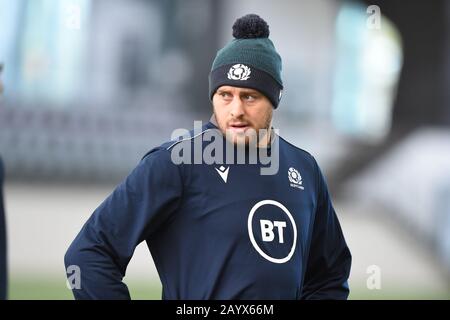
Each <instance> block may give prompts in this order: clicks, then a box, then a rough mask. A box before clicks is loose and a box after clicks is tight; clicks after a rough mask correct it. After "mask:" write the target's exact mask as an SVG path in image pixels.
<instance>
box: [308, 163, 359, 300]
mask: <svg viewBox="0 0 450 320" xmlns="http://www.w3.org/2000/svg"><path fill="white" fill-rule="evenodd" d="M314 162H315V161H314ZM315 166H316V169H317V173H318V199H317V210H316V214H315V220H314V228H313V233H312V238H311V245H310V249H309V257H308V262H307V268H306V273H305V279H304V284H303V292H302V296H301V298H302V299H347V297H348V295H349V287H348V282H347V280H348V277H349V274H350V267H351V261H352V257H351V254H350V250H349V248H348V247H347V244H346V242H345V239H344V235H343V234H342V230H341V226H340V224H339V221H338V218H337V216H336V212H335V211H334V208H333V205H332V203H331V198H330V195H329V193H328V188H327V184H326V182H325V178H324V177H323V175H322V172H321V171H320V168H319V166H318V165H317V163H316V162H315Z"/></svg>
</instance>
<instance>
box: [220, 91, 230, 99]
mask: <svg viewBox="0 0 450 320" xmlns="http://www.w3.org/2000/svg"><path fill="white" fill-rule="evenodd" d="M219 95H220V96H221V97H222V98H229V97H231V95H230V94H229V93H228V92H221V93H219Z"/></svg>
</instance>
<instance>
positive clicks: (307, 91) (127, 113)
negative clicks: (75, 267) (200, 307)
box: [0, 0, 450, 299]
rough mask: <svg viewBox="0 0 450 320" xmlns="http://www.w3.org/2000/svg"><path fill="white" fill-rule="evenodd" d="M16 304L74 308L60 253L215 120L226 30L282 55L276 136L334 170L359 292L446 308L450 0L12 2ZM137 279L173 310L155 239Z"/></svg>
mask: <svg viewBox="0 0 450 320" xmlns="http://www.w3.org/2000/svg"><path fill="white" fill-rule="evenodd" d="M0 8H1V9H0V63H1V64H3V71H2V73H1V75H0V81H1V85H0V87H1V88H2V89H3V90H2V89H1V88H0V90H2V91H3V94H2V95H1V97H0V155H1V157H2V158H3V162H4V165H5V172H6V179H5V183H4V190H3V191H4V192H3V193H4V201H5V213H6V225H7V254H8V285H9V291H8V298H9V299H72V294H71V292H70V290H69V289H68V288H67V287H66V282H65V278H66V274H65V270H64V265H63V256H64V253H65V251H66V249H67V248H68V246H69V244H70V242H71V241H72V240H73V238H74V237H75V235H76V234H77V233H78V231H79V230H80V229H81V227H82V225H83V224H84V222H85V221H86V219H87V218H88V217H89V216H90V215H91V213H92V212H93V210H94V209H95V208H96V207H97V206H98V205H99V204H100V203H101V202H102V201H103V199H104V198H105V197H106V196H108V194H109V193H110V192H111V191H112V190H113V188H114V187H115V185H117V184H118V183H119V182H120V181H121V180H122V179H123V178H124V177H125V176H126V175H127V174H128V173H129V172H130V170H131V169H132V168H133V167H135V166H136V164H137V163H138V161H139V160H140V159H141V157H142V156H143V155H144V154H145V153H146V152H147V151H148V150H150V149H152V148H153V147H154V146H157V145H159V144H161V143H162V142H164V141H168V140H170V135H171V133H172V131H173V130H174V129H176V128H188V129H189V128H192V127H193V121H194V120H203V121H204V122H205V121H207V120H208V119H209V117H210V115H211V105H210V102H209V100H208V94H207V92H208V73H209V70H210V67H211V63H212V61H213V59H214V56H215V54H216V51H217V50H218V49H219V48H221V47H222V46H224V45H225V44H226V43H227V42H228V41H230V40H231V39H232V36H231V26H232V24H233V22H234V20H235V19H236V18H237V17H240V16H242V15H244V14H247V13H256V14H259V15H261V16H262V17H263V18H264V19H265V20H266V21H267V22H268V23H269V25H270V30H271V39H272V40H273V42H274V43H275V46H276V48H277V50H278V51H279V53H280V54H281V56H282V58H283V72H282V75H283V81H284V84H285V91H284V97H283V100H282V102H281V105H280V108H278V109H277V111H276V112H275V113H274V116H275V127H277V128H279V130H280V134H281V135H282V136H283V137H284V138H286V139H287V140H288V141H290V142H292V143H294V144H295V145H297V146H299V147H301V148H303V149H306V150H308V151H309V152H311V153H312V154H313V155H315V157H316V158H317V160H318V162H319V164H320V166H321V167H322V169H323V171H324V173H325V175H326V177H327V180H328V183H329V186H330V189H331V194H332V196H333V201H334V204H335V208H336V211H337V213H338V216H339V219H340V221H341V224H342V227H343V231H344V233H345V236H346V239H347V242H348V244H349V247H350V249H351V251H352V254H353V266H352V273H351V277H350V286H351V289H352V291H351V295H350V298H351V299H449V298H450V2H449V1H444V0H442V1H440V0H433V1H426V2H425V1H408V2H406V1H400V0H385V1H364V0H360V1H356V0H355V1H342V0H304V1H298V0H291V1H287V0H283V1H264V2H262V1H257V0H245V1H238V0H227V1H225V0H214V1H212V0H190V1H181V0H95V1H93V0H0ZM125 282H126V283H127V284H128V286H129V288H130V292H131V295H132V297H133V298H135V299H160V297H161V284H160V281H159V278H158V275H157V272H156V269H155V267H154V264H153V262H152V260H151V255H150V254H149V252H148V249H147V248H146V246H145V244H141V245H140V246H139V247H138V248H137V250H136V253H135V256H134V257H133V259H132V261H131V262H130V265H129V268H128V271H127V275H126V277H125Z"/></svg>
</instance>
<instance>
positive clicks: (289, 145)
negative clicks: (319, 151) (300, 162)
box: [278, 136, 316, 162]
mask: <svg viewBox="0 0 450 320" xmlns="http://www.w3.org/2000/svg"><path fill="white" fill-rule="evenodd" d="M278 137H279V139H280V141H281V143H282V144H283V145H284V146H285V147H286V149H287V150H288V151H289V152H290V153H293V154H295V155H297V156H300V157H302V158H304V159H306V160H309V161H312V162H316V159H315V158H314V156H313V155H312V154H311V153H310V152H308V151H306V150H305V149H302V148H300V147H298V146H296V145H294V144H293V143H291V142H289V141H287V140H286V139H284V138H283V137H281V136H278Z"/></svg>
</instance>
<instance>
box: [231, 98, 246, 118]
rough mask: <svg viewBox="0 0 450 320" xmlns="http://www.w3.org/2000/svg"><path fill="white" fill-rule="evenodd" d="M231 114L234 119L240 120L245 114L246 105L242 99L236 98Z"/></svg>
mask: <svg viewBox="0 0 450 320" xmlns="http://www.w3.org/2000/svg"><path fill="white" fill-rule="evenodd" d="M230 114H231V116H232V117H233V118H239V117H241V116H242V115H243V114H244V104H243V103H242V100H241V98H240V97H235V98H234V99H233V103H232V105H231V110H230Z"/></svg>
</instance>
